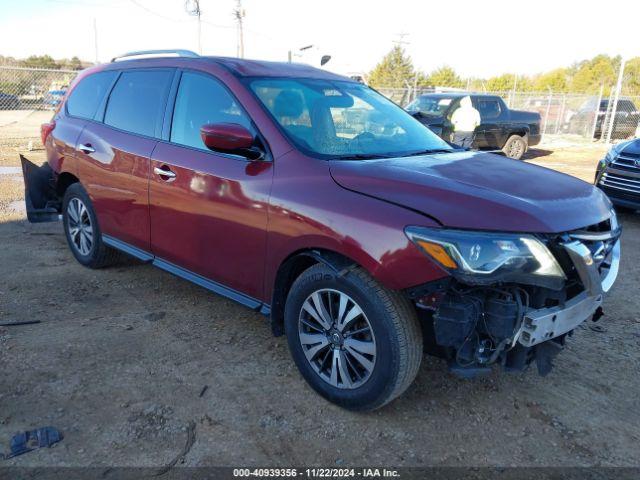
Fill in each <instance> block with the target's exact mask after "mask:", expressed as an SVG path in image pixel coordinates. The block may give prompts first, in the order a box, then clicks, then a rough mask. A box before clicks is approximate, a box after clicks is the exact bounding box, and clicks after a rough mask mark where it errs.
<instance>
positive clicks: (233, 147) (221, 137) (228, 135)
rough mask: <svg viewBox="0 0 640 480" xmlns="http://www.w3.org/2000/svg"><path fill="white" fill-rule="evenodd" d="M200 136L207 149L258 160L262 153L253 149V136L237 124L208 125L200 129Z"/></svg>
mask: <svg viewBox="0 0 640 480" xmlns="http://www.w3.org/2000/svg"><path fill="white" fill-rule="evenodd" d="M200 136H201V137H202V141H203V142H204V144H205V145H206V146H207V148H208V149H210V150H214V151H217V152H224V153H231V154H235V155H242V156H244V157H247V158H250V159H251V160H259V159H260V158H261V157H262V152H261V151H260V150H258V149H257V148H254V146H253V144H254V137H253V134H252V133H251V132H250V131H249V130H247V128H245V127H243V126H242V125H240V124H237V123H210V124H206V125H203V126H202V127H200Z"/></svg>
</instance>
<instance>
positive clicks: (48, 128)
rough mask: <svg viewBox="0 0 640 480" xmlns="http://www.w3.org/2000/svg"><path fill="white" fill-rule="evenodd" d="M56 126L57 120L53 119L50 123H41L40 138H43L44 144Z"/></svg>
mask: <svg viewBox="0 0 640 480" xmlns="http://www.w3.org/2000/svg"><path fill="white" fill-rule="evenodd" d="M54 128H56V122H54V121H53V120H51V121H50V122H49V123H43V124H42V125H40V138H42V145H44V144H45V142H46V141H47V137H48V136H49V134H50V133H51V132H53V129H54Z"/></svg>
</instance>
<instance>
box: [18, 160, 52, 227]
mask: <svg viewBox="0 0 640 480" xmlns="http://www.w3.org/2000/svg"><path fill="white" fill-rule="evenodd" d="M20 162H21V163H22V176H23V177H24V201H25V203H26V206H27V219H28V220H29V221H30V222H31V223H42V222H55V221H58V220H59V218H60V212H61V204H60V199H59V198H58V194H57V192H56V188H55V174H54V173H53V170H52V169H51V167H50V166H49V164H48V163H45V164H43V165H42V166H40V167H38V166H37V165H36V164H35V163H33V162H31V161H29V160H27V159H26V158H25V157H24V156H22V155H20Z"/></svg>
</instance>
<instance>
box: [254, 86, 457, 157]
mask: <svg viewBox="0 0 640 480" xmlns="http://www.w3.org/2000/svg"><path fill="white" fill-rule="evenodd" d="M250 87H251V89H252V90H253V92H254V93H255V94H256V95H257V97H258V98H259V99H260V101H261V102H262V103H263V104H264V105H265V107H266V108H267V110H268V111H269V112H270V113H271V115H272V116H273V118H274V119H275V120H276V121H277V122H278V123H279V124H280V126H281V127H282V129H283V130H284V132H285V134H286V135H287V136H288V137H289V139H291V141H293V142H294V143H295V144H296V146H298V147H299V148H300V149H301V150H302V151H304V152H306V153H309V154H311V155H314V156H320V157H324V158H345V159H346V158H358V159H366V158H379V157H392V156H396V157H397V156H406V155H415V154H419V153H423V152H424V153H427V152H429V151H442V150H447V151H451V150H453V149H452V148H451V146H449V144H447V143H446V142H445V141H443V140H442V139H440V138H439V137H438V136H436V135H435V134H434V133H433V132H431V131H430V130H429V129H428V128H427V127H425V126H424V125H422V124H421V123H420V122H418V121H417V120H416V119H414V118H413V117H412V116H411V115H409V114H408V113H407V112H405V111H404V110H403V109H402V108H400V107H398V106H397V105H395V104H394V103H392V102H391V101H389V100H387V99H386V98H385V97H383V96H382V95H380V94H378V93H376V92H375V91H374V90H372V89H370V88H369V87H366V86H365V85H362V84H359V83H354V82H342V81H327V80H310V79H295V78H294V79H291V78H286V79H284V78H270V79H253V80H251V81H250Z"/></svg>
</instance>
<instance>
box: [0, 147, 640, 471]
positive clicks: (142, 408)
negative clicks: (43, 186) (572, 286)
mask: <svg viewBox="0 0 640 480" xmlns="http://www.w3.org/2000/svg"><path fill="white" fill-rule="evenodd" d="M24 148H25V144H24V143H21V142H20V141H17V142H13V143H11V142H5V143H4V144H3V145H2V146H0V166H17V165H18V162H17V153H18V151H19V150H24ZM602 154H603V149H602V147H592V146H585V147H583V148H564V147H556V146H553V145H551V146H545V147H542V148H539V149H535V150H532V151H531V152H530V153H529V155H528V158H529V160H528V161H532V162H535V163H538V164H541V165H544V166H548V167H551V168H556V169H559V170H562V171H565V172H567V173H570V174H573V175H576V176H578V177H580V178H583V179H585V180H591V179H592V178H593V171H594V167H595V164H596V163H597V160H598V159H599V158H600V157H601V156H602ZM27 155H28V156H30V157H31V158H32V159H35V160H41V159H42V158H43V152H42V151H36V152H29V153H27ZM0 170H2V169H0ZM22 189H23V186H22V183H21V181H20V179H19V177H18V178H16V176H15V175H14V174H0V247H1V248H0V322H15V321H22V320H39V321H40V322H41V323H38V324H33V325H24V326H14V327H0V365H1V366H2V374H0V445H1V446H0V451H2V450H5V451H6V450H7V449H8V442H9V439H10V437H11V436H12V435H13V434H14V433H16V432H18V431H23V430H27V429H32V428H36V427H40V426H45V425H52V426H55V427H57V428H59V429H60V430H61V431H62V432H63V433H64V435H65V438H64V440H63V441H62V442H60V443H59V444H57V445H56V446H55V447H54V448H51V449H40V450H36V451H33V452H30V453H27V454H25V455H22V456H20V457H16V458H14V459H11V460H8V461H5V462H3V464H4V465H6V466H10V465H14V466H51V465H56V466H89V465H91V466H161V465H165V464H167V463H168V462H170V461H171V460H172V459H173V458H175V457H176V455H178V453H179V452H180V451H181V450H182V448H183V447H184V445H185V441H186V439H187V436H188V433H189V429H190V428H193V427H192V426H195V443H194V444H193V446H192V448H191V449H190V451H189V452H188V453H187V455H186V456H185V460H184V464H185V465H190V466H202V465H256V466H290V465H298V466H301V465H321V466H345V465H359V466H363V465H394V466H445V465H446V466H489V465H491V466H595V465H598V466H638V465H640V461H639V458H640V396H639V395H638V392H640V368H639V362H638V359H639V358H640V313H639V311H640V298H639V297H638V296H637V291H638V289H637V285H638V283H639V282H640V270H639V269H638V267H637V265H638V264H639V262H640V216H639V215H629V214H623V215H621V220H622V223H623V225H624V229H625V230H624V235H623V250H624V262H623V264H622V271H621V273H620V277H619V280H618V283H617V284H616V286H615V288H614V290H613V292H612V293H611V295H609V297H608V298H607V299H606V302H605V305H604V306H605V313H606V316H605V317H604V318H603V319H602V320H601V321H600V322H599V323H598V324H597V325H598V326H602V328H601V329H596V330H594V329H593V327H594V324H590V323H589V324H585V325H583V326H581V327H580V328H579V329H578V330H577V331H576V332H575V335H574V336H573V338H572V339H571V340H570V342H569V345H568V348H567V349H566V351H565V352H563V353H562V354H561V355H560V356H559V357H558V358H557V360H556V361H555V364H556V367H555V369H554V370H553V371H552V373H551V374H550V375H549V376H548V377H546V378H541V377H539V376H538V375H537V373H536V372H535V371H534V369H531V370H529V371H527V372H525V373H524V374H511V375H509V374H504V373H501V372H497V371H496V372H494V374H492V375H491V376H489V377H487V378H483V379H477V380H472V381H469V380H460V379H458V378H456V377H453V376H452V375H450V374H449V373H447V369H446V366H445V365H444V363H443V362H441V361H440V360H436V359H433V358H431V357H425V358H424V361H423V364H422V368H421V370H420V373H419V375H418V378H417V380H416V382H415V384H414V385H413V386H412V387H411V388H410V389H409V390H408V391H407V393H406V394H405V395H403V396H402V397H401V398H400V399H398V400H397V401H395V402H393V403H392V404H391V405H389V406H387V407H385V408H384V409H382V410H379V411H376V412H374V413H369V414H354V413H350V412H347V411H344V410H341V409H339V408H337V407H335V406H333V405H331V404H329V403H327V402H326V401H324V400H323V399H322V398H320V397H319V396H318V395H316V394H315V393H313V391H312V390H311V389H310V388H309V387H307V385H306V384H305V383H304V381H303V380H302V378H301V377H300V375H299V374H298V372H297V370H296V368H295V366H294V364H293V362H292V360H291V359H290V356H289V353H288V351H287V346H286V341H285V339H284V338H282V337H281V338H273V337H272V336H271V333H270V330H269V328H268V325H267V322H266V320H265V318H264V317H262V316H260V315H259V314H256V313H253V312H252V311H250V310H248V309H246V308H244V307H242V306H239V305H236V304H235V303H233V302H232V301H230V300H226V299H224V298H221V297H218V296H216V295H213V294H211V293H209V292H207V291H205V290H203V289H201V288H199V287H197V286H195V285H192V284H190V283H188V282H186V281H184V280H180V279H178V278H175V277H173V276H171V275H170V274H168V273H165V272H162V271H160V270H158V269H155V268H153V267H151V266H148V265H139V264H136V263H134V262H130V263H125V264H122V265H120V266H117V267H114V268H109V269H105V270H100V271H93V270H89V269H86V268H83V267H81V266H80V265H79V264H78V263H76V262H75V261H74V259H73V257H72V255H71V253H70V252H69V251H68V249H67V246H66V243H65V239H64V236H63V233H62V228H61V225H60V224H39V225H31V224H29V223H27V222H26V220H25V215H24V213H23V211H21V209H20V205H21V202H20V200H22V197H23V190H22ZM16 202H17V203H16ZM205 387H206V388H205Z"/></svg>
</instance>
